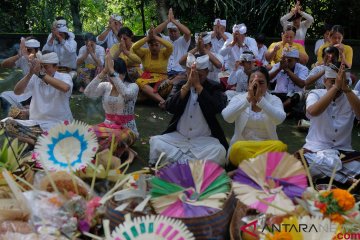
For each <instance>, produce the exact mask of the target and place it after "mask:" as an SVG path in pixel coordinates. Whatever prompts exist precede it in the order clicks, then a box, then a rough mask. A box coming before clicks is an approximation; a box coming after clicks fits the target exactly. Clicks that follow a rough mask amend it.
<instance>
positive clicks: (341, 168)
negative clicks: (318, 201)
mask: <svg viewBox="0 0 360 240" xmlns="http://www.w3.org/2000/svg"><path fill="white" fill-rule="evenodd" d="M344 67H345V65H344V64H342V66H341V67H340V70H339V71H338V73H336V71H334V70H333V69H331V68H330V67H326V69H325V81H324V85H325V87H326V89H315V90H312V91H311V92H310V93H309V95H308V97H307V99H306V116H307V117H308V118H309V119H310V129H309V132H308V135H307V136H306V143H305V145H304V146H303V150H304V153H305V154H304V156H305V158H306V160H307V163H308V164H309V168H310V173H311V175H312V176H313V178H314V180H315V182H317V183H319V181H318V179H321V180H322V179H323V180H325V181H326V182H325V183H327V182H328V180H329V178H330V177H331V176H332V172H333V170H334V168H336V170H337V171H336V174H335V178H334V180H335V183H336V184H339V185H342V184H345V185H348V186H346V187H349V185H350V184H352V182H353V180H355V178H356V179H357V178H358V177H357V176H359V174H360V163H359V160H360V152H359V151H355V150H353V148H352V147H351V134H352V128H353V126H354V118H355V116H356V117H357V119H360V98H359V93H358V92H357V91H352V90H351V88H350V87H349V85H348V82H347V80H346V77H345V72H344ZM320 182H321V181H320Z"/></svg>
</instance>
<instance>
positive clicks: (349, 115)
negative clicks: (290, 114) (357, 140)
mask: <svg viewBox="0 0 360 240" xmlns="http://www.w3.org/2000/svg"><path fill="white" fill-rule="evenodd" d="M326 92H327V90H326V89H315V90H312V91H311V92H310V93H309V95H308V97H307V99H306V109H308V108H309V106H311V105H313V104H314V103H316V102H317V101H319V99H320V98H321V97H322V96H324V95H325V94H326ZM354 93H355V94H356V95H357V96H358V97H359V93H358V92H357V91H354ZM306 116H307V117H308V118H309V119H310V129H309V133H308V135H307V136H306V139H305V140H306V143H305V145H304V148H306V149H309V150H310V151H313V152H316V151H320V150H325V149H336V150H344V151H352V147H351V132H352V128H353V125H354V118H355V113H354V111H353V110H352V108H351V106H350V103H349V101H348V99H347V97H346V96H345V94H341V95H340V96H339V97H338V98H337V99H335V101H332V102H331V103H330V105H329V106H328V107H327V108H326V109H325V111H324V112H323V113H321V114H320V115H319V116H311V115H310V114H308V113H306Z"/></svg>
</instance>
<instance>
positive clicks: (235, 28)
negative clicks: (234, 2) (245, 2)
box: [232, 23, 247, 34]
mask: <svg viewBox="0 0 360 240" xmlns="http://www.w3.org/2000/svg"><path fill="white" fill-rule="evenodd" d="M232 30H233V33H234V32H239V33H240V34H245V33H246V32H247V28H246V25H245V24H243V23H240V24H237V25H236V24H235V25H234V26H233V29H232Z"/></svg>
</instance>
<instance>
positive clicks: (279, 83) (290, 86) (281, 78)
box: [270, 63, 309, 93]
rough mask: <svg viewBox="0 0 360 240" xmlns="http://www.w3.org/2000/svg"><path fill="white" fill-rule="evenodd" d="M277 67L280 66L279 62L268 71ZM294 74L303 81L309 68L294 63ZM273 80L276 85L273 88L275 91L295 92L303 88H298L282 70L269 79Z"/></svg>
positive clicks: (301, 90) (272, 70)
mask: <svg viewBox="0 0 360 240" xmlns="http://www.w3.org/2000/svg"><path fill="white" fill-rule="evenodd" d="M279 67H280V63H276V64H275V65H274V66H273V68H272V69H271V71H270V73H271V72H274V71H276V70H277V69H279ZM294 74H295V75H296V76H298V77H299V78H300V79H301V80H303V81H305V80H306V78H307V76H308V74H309V69H308V68H307V67H305V66H304V65H302V64H300V63H296V64H295V69H294ZM275 81H276V86H275V90H274V92H275V93H295V92H303V91H304V88H300V87H299V86H297V85H296V84H295V83H294V82H293V81H292V80H291V79H290V77H289V76H288V75H287V74H286V72H285V71H283V70H281V71H280V72H279V73H278V74H277V75H276V76H275V77H274V78H273V79H272V80H271V82H275Z"/></svg>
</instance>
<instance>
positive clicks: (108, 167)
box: [105, 134, 115, 179]
mask: <svg viewBox="0 0 360 240" xmlns="http://www.w3.org/2000/svg"><path fill="white" fill-rule="evenodd" d="M114 145H115V134H113V135H112V138H111V145H110V151H109V156H108V160H107V165H106V170H105V179H107V177H108V175H109V171H110V165H111V159H112V157H113V152H114Z"/></svg>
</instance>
